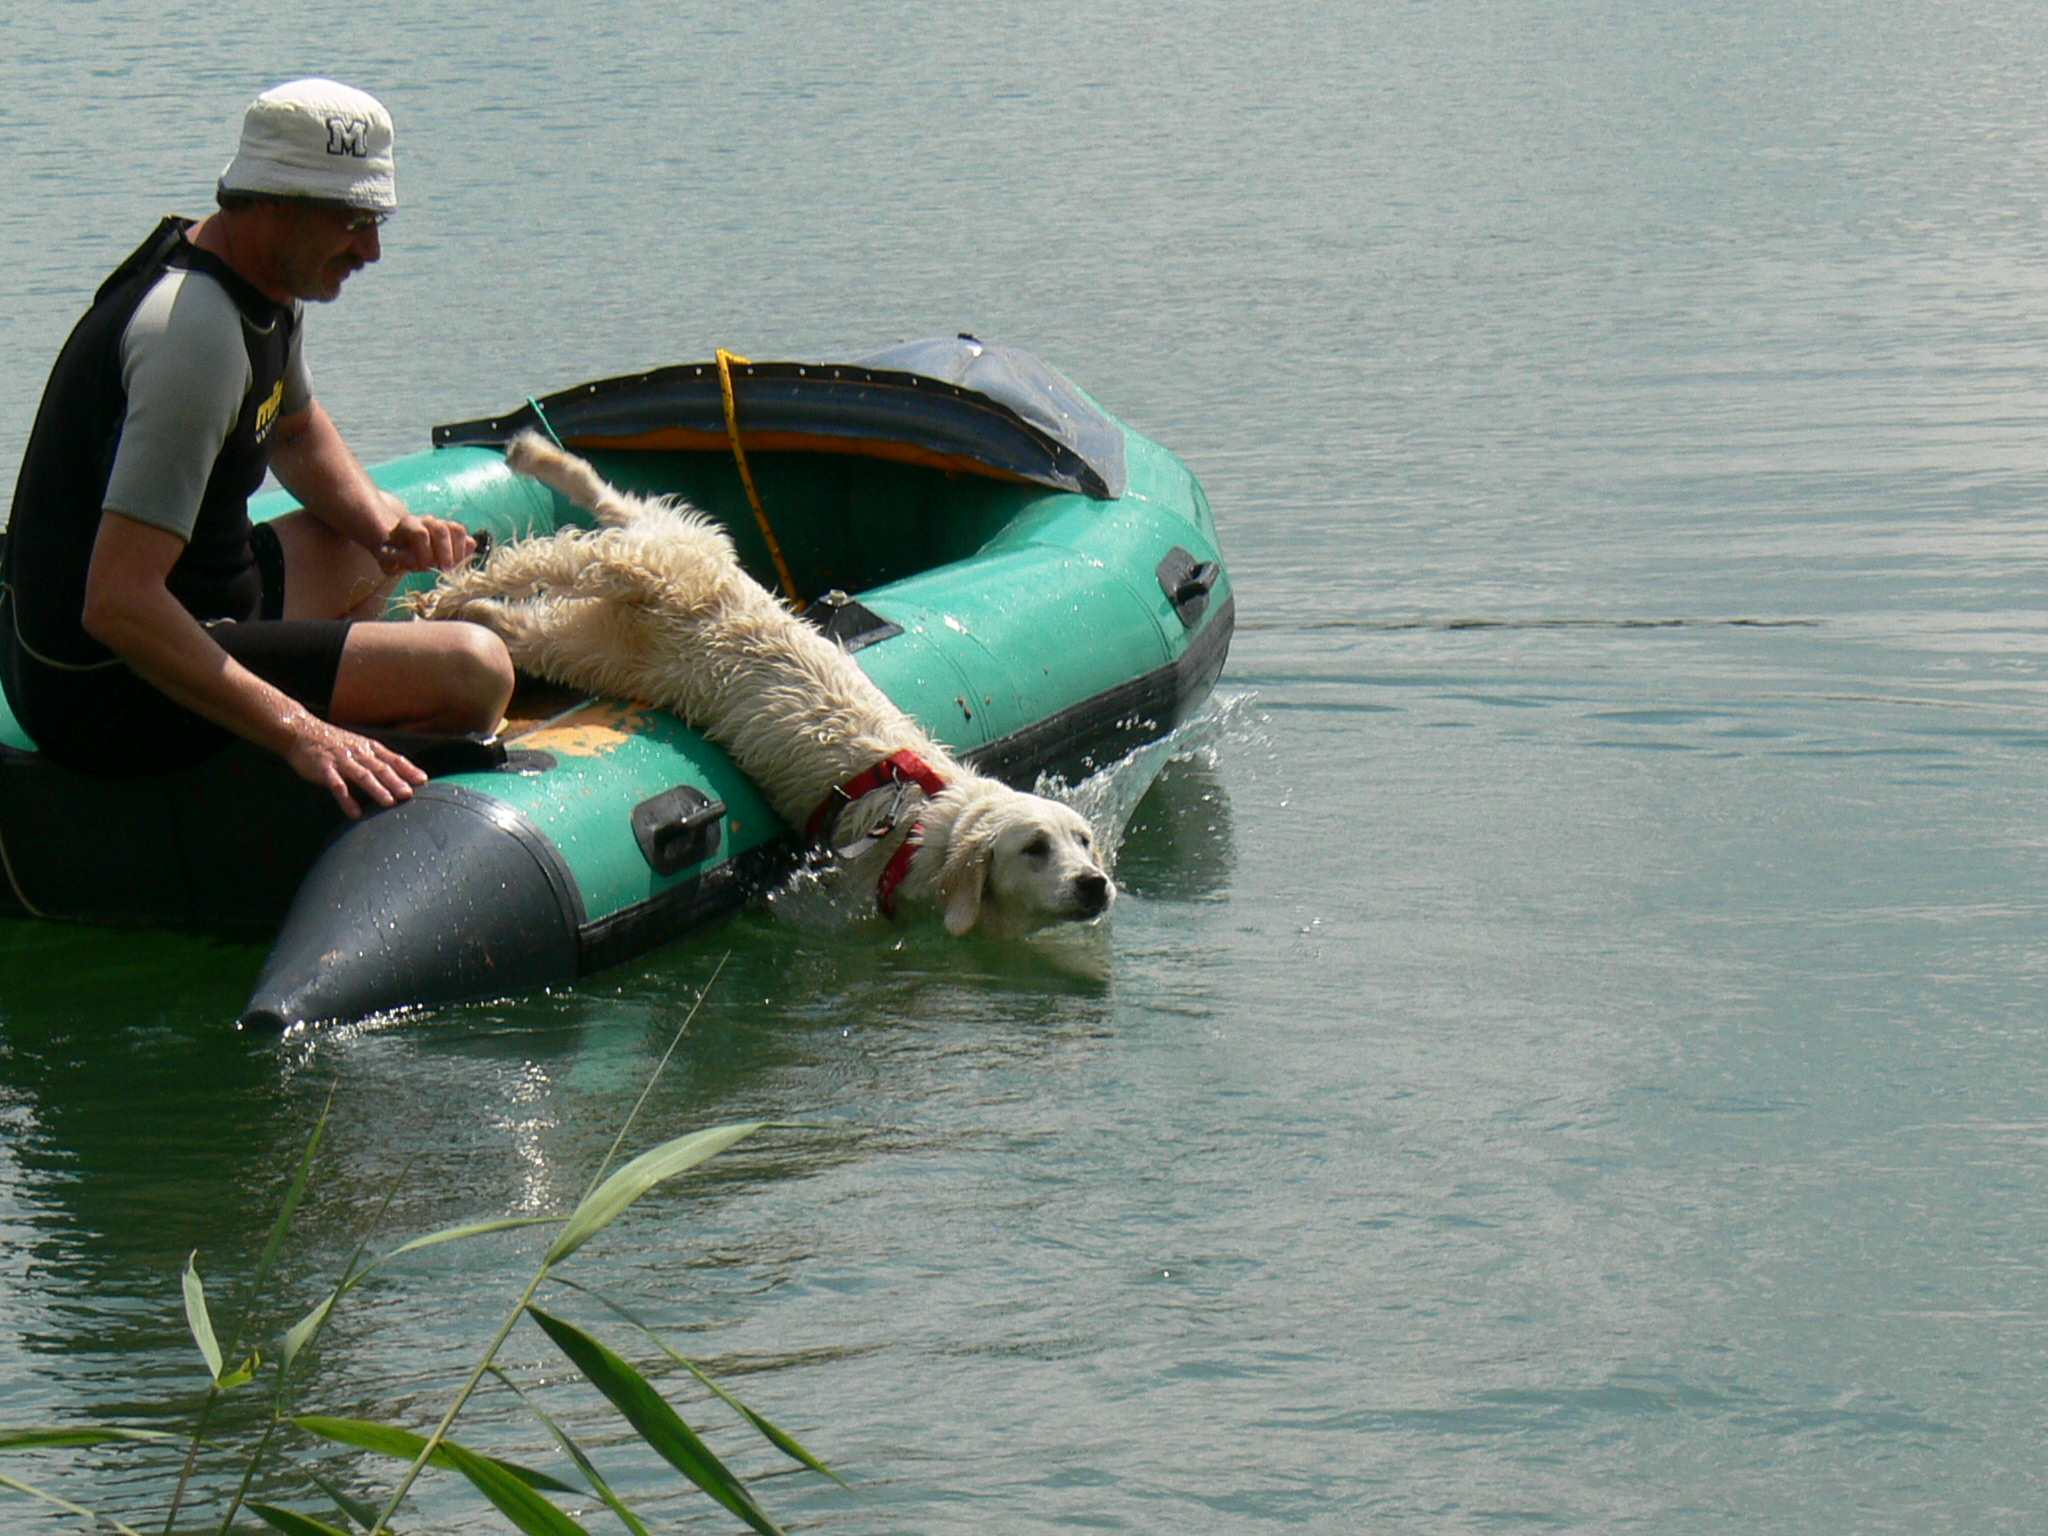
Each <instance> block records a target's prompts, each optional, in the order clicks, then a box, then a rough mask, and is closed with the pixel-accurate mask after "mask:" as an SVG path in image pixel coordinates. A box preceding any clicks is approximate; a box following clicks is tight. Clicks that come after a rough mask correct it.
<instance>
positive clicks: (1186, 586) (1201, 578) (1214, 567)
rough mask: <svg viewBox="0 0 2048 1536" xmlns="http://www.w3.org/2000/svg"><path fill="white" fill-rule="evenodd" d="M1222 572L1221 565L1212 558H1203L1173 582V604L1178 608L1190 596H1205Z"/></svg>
mask: <svg viewBox="0 0 2048 1536" xmlns="http://www.w3.org/2000/svg"><path fill="white" fill-rule="evenodd" d="M1222 574H1223V567H1222V565H1220V564H1219V563H1218V562H1216V561H1214V560H1204V561H1203V562H1202V563H1201V564H1200V565H1198V566H1196V567H1195V568H1194V569H1193V570H1191V571H1189V572H1188V573H1187V575H1185V576H1183V577H1181V579H1180V580H1179V581H1178V582H1176V583H1175V584H1174V588H1173V592H1172V594H1171V595H1172V598H1173V604H1174V606H1175V607H1176V608H1178V607H1179V606H1180V605H1181V604H1182V603H1184V602H1186V601H1187V600H1188V599H1189V598H1191V597H1207V596H1208V595H1209V591H1210V589H1211V588H1212V587H1214V586H1215V585H1216V578H1217V577H1218V576H1221V575H1222Z"/></svg>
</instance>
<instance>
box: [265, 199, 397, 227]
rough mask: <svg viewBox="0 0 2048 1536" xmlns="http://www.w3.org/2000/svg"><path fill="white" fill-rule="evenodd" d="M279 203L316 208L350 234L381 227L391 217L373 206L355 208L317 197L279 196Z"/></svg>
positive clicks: (347, 204)
mask: <svg viewBox="0 0 2048 1536" xmlns="http://www.w3.org/2000/svg"><path fill="white" fill-rule="evenodd" d="M277 201H279V202H280V203H285V204H287V205H290V206H294V207H299V208H317V209H319V210H320V212H322V213H324V214H326V215H327V216H328V217H329V218H331V219H333V220H334V221H335V222H336V223H338V224H340V225H341V227H342V228H343V229H345V230H347V231H348V232H349V233H350V234H352V235H359V234H361V233H362V232H363V231H364V230H366V229H382V228H383V227H384V221H385V220H386V219H388V218H390V217H391V215H390V214H388V213H379V212H378V211H377V210H376V209H374V208H357V207H355V206H353V205H351V204H349V203H330V202H327V201H326V200H325V199H323V198H317V197H288V198H286V197H281V198H279V199H277Z"/></svg>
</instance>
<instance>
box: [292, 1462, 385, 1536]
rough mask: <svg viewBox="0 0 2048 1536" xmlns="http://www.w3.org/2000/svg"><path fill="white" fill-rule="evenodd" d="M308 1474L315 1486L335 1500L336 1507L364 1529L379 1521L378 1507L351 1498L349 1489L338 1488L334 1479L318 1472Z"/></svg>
mask: <svg viewBox="0 0 2048 1536" xmlns="http://www.w3.org/2000/svg"><path fill="white" fill-rule="evenodd" d="M306 1476H308V1477H310V1478H311V1479H312V1480H313V1486H314V1487H315V1488H318V1489H319V1490H320V1491H321V1492H322V1493H324V1494H326V1495H327V1497H329V1498H330V1499H332V1500H334V1507H335V1508H336V1509H338V1510H340V1511H341V1512H342V1514H344V1515H346V1516H347V1517H348V1518H349V1519H351V1520H353V1521H355V1523H356V1524H357V1525H359V1526H361V1527H362V1528H363V1529H364V1530H366V1531H367V1530H369V1529H370V1527H371V1526H373V1525H375V1524H376V1523H377V1511H376V1509H375V1508H374V1507H373V1506H371V1505H369V1504H366V1503H364V1502H363V1501H362V1500H361V1499H357V1498H351V1497H350V1496H349V1494H348V1492H347V1490H345V1489H342V1488H337V1487H336V1486H335V1485H334V1481H333V1479H331V1478H325V1477H322V1476H321V1475H320V1474H319V1473H318V1472H308V1473H307V1474H306Z"/></svg>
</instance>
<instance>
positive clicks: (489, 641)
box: [272, 512, 513, 735]
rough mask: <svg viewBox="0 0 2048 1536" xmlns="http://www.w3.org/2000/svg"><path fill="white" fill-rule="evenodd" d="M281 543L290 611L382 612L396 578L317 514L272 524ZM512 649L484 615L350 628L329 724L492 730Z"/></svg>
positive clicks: (308, 614) (295, 614) (500, 712)
mask: <svg viewBox="0 0 2048 1536" xmlns="http://www.w3.org/2000/svg"><path fill="white" fill-rule="evenodd" d="M272 526H273V527H275V528H276V529H277V539H278V543H279V545H280V546H281V547H282V548H283V550H284V561H285V587H284V591H285V604H284V616H285V617H286V618H288V619H335V618H349V619H358V620H381V619H382V618H383V615H384V609H385V604H386V602H387V601H388V600H389V598H390V595H391V590H392V588H393V587H394V586H395V585H396V584H397V578H396V577H392V576H386V575H385V574H384V572H383V570H382V568H381V567H379V565H378V564H377V561H376V560H375V558H374V557H373V556H372V555H371V554H370V552H369V551H368V550H366V549H364V548H363V547H362V546H361V545H359V544H353V543H350V542H349V541H348V540H347V539H344V538H342V537H341V536H340V535H338V534H336V533H335V532H334V531H333V530H331V529H330V528H328V527H327V525H326V524H324V523H322V522H321V521H319V519H317V518H315V517H312V516H310V515H309V514H307V513H304V512H291V513H287V514H286V515H285V516H283V517H280V518H278V519H277V521H276V522H275V523H274V524H273V525H272ZM512 683H513V677H512V658H511V657H510V656H509V655H508V654H507V653H506V650H505V642H504V641H502V640H500V639H499V638H498V637H497V636H496V635H494V634H492V633H491V632H490V631H489V630H488V629H485V628H484V627H483V626H482V625H481V624H469V623H463V622H459V621H452V620H435V619H413V620H406V621H394V622H389V623H370V622H364V623H358V624H357V625H356V626H355V627H354V628H353V629H351V630H350V631H349V632H348V644H347V647H346V648H345V649H344V650H343V651H342V653H341V670H340V672H339V673H338V674H337V676H336V677H335V680H334V699H333V702H332V704H331V706H330V708H329V711H328V713H329V716H330V717H331V718H332V720H333V721H334V723H335V724H336V725H344V726H391V727H394V728H397V729H401V730H413V731H431V732H436V733H441V734H448V735H460V734H465V733H468V732H472V731H493V730H496V729H497V726H498V722H499V721H500V720H502V719H503V718H504V715H505V705H506V703H507V702H508V701H509V700H510V699H511V697H512Z"/></svg>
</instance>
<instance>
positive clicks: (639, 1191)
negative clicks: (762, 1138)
mask: <svg viewBox="0 0 2048 1536" xmlns="http://www.w3.org/2000/svg"><path fill="white" fill-rule="evenodd" d="M761 1125H762V1122H761V1121H759V1120H749V1121H746V1122H745V1123H743V1124H740V1125H721V1126H718V1127H716V1128H714V1129H712V1130H708V1131H693V1132H691V1133H690V1134H689V1135H688V1136H678V1137H677V1138H676V1139H675V1140H674V1141H665V1142H663V1143H662V1144H661V1145H660V1146H658V1147H656V1148H654V1149H653V1150H652V1151H649V1152H642V1153H641V1154H640V1155H639V1156H638V1157H636V1158H634V1159H633V1161H631V1162H630V1163H628V1164H626V1166H625V1167H623V1168H621V1169H620V1170H619V1171H618V1172H617V1173H615V1174H613V1175H612V1176H611V1177H610V1178H608V1179H606V1180H605V1181H604V1182H603V1183H602V1184H600V1185H598V1187H597V1188H596V1189H594V1190H592V1191H591V1192H590V1193H589V1194H588V1195H586V1196H584V1198H583V1203H582V1204H581V1205H579V1206H577V1207H576V1209H575V1210H574V1211H572V1212H570V1214H569V1224H568V1225H567V1226H566V1227H564V1228H563V1229H562V1232H561V1235H560V1236H559V1237H557V1238H556V1239H555V1241H554V1246H553V1247H551V1248H549V1249H548V1253H547V1262H548V1263H549V1264H559V1263H561V1262H562V1260H564V1259H566V1258H567V1257H569V1255H570V1254H572V1253H574V1252H575V1251H576V1250H577V1249H578V1248H581V1247H582V1246H583V1245H584V1244H585V1243H587V1242H589V1241H590V1240H591V1239H592V1238H593V1237H595V1236H597V1234H598V1233H600V1232H602V1231H603V1230H604V1229H605V1228H606V1227H608V1226H610V1225H611V1224H612V1223H613V1222H614V1221H616V1220H617V1219H618V1218H619V1216H620V1215H621V1214H623V1213H624V1212H625V1210H626V1209H627V1208H628V1207H629V1206H631V1205H632V1203H633V1202H634V1201H635V1200H638V1199H639V1198H640V1197H641V1196H642V1195H644V1194H646V1193H647V1191H649V1190H650V1189H652V1188H654V1186H655V1185H657V1184H659V1183H661V1182H662V1181H663V1180H665V1179H672V1178H674V1177H675V1176H676V1175H677V1174H679V1173H687V1172H688V1171H689V1170H690V1169H692V1168H694V1167H696V1166H697V1165H698V1164H699V1163H702V1162H705V1161H707V1160H709V1159H711V1158H714V1157H716V1156H718V1154H719V1153H721V1152H723V1151H724V1150H725V1149H726V1148H727V1147H729V1146H731V1145H732V1144H733V1143H734V1142H736V1141H738V1140H740V1139H741V1138H742V1137H745V1136H751V1135H753V1134H754V1132H756V1131H758V1130H759V1129H761Z"/></svg>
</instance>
